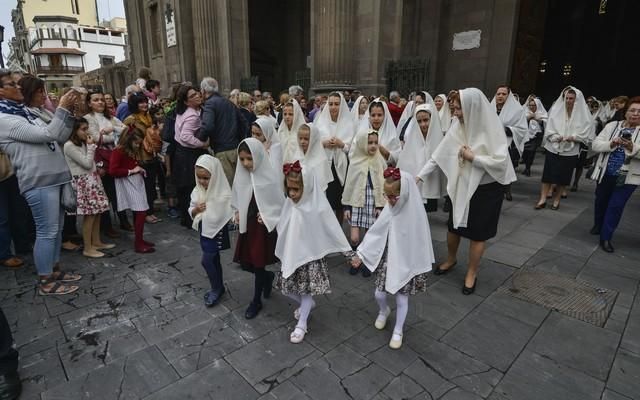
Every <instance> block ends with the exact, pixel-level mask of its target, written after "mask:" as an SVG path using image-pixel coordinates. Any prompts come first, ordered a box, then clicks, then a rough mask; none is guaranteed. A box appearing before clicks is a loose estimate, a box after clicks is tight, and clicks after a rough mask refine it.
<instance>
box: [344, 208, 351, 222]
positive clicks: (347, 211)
mask: <svg viewBox="0 0 640 400" xmlns="http://www.w3.org/2000/svg"><path fill="white" fill-rule="evenodd" d="M344 219H346V220H347V221H349V220H351V211H350V210H344Z"/></svg>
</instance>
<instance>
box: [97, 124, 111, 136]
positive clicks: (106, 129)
mask: <svg viewBox="0 0 640 400" xmlns="http://www.w3.org/2000/svg"><path fill="white" fill-rule="evenodd" d="M111 132H113V127H111V126H109V127H107V128H102V129H100V134H101V135H109V134H110V133H111Z"/></svg>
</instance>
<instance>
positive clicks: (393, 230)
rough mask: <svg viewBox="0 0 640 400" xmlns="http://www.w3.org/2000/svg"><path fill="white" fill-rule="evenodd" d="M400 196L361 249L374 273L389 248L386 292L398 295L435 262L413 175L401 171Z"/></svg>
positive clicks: (381, 214) (359, 251)
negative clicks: (385, 250) (398, 292)
mask: <svg viewBox="0 0 640 400" xmlns="http://www.w3.org/2000/svg"><path fill="white" fill-rule="evenodd" d="M400 176H401V178H400V197H399V198H398V201H397V202H396V204H395V205H394V206H391V205H390V204H387V205H386V206H385V207H384V209H383V210H382V212H381V213H380V216H379V217H378V219H376V222H375V223H374V224H373V226H372V227H371V228H369V230H368V231H367V233H366V235H365V236H364V239H363V240H362V243H360V246H358V250H357V253H358V257H360V259H361V260H362V262H363V263H364V265H365V266H366V267H367V268H369V270H371V271H374V270H375V269H376V268H377V267H378V265H380V261H381V260H382V256H383V254H384V249H385V247H387V274H386V280H385V284H384V287H385V290H386V291H387V292H389V293H391V294H395V293H396V292H397V291H398V290H400V289H402V287H403V286H404V285H406V284H407V283H408V282H409V281H410V280H411V279H413V278H414V277H415V276H417V275H420V274H424V273H426V272H429V271H431V266H432V264H433V263H434V262H435V256H434V253H433V246H432V243H431V231H430V228H429V220H428V219H427V214H426V213H425V212H424V206H423V205H422V199H421V197H420V193H418V188H417V186H416V185H415V183H414V178H413V176H412V175H411V174H409V173H407V172H405V171H401V172H400Z"/></svg>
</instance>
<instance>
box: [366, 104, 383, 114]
mask: <svg viewBox="0 0 640 400" xmlns="http://www.w3.org/2000/svg"><path fill="white" fill-rule="evenodd" d="M374 107H377V108H382V112H383V113H384V106H383V105H382V102H381V101H372V102H371V103H369V112H371V110H372V109H373V108H374Z"/></svg>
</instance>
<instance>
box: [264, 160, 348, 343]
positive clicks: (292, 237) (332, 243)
mask: <svg viewBox="0 0 640 400" xmlns="http://www.w3.org/2000/svg"><path fill="white" fill-rule="evenodd" d="M283 169H284V175H285V191H286V193H287V196H288V199H287V200H286V201H285V205H284V207H283V208H282V215H281V217H280V222H279V223H278V242H277V244H276V256H278V258H279V259H280V261H281V263H282V271H281V273H280V274H279V275H278V280H277V284H276V286H277V287H278V288H280V289H281V290H282V293H283V294H284V295H285V296H287V297H290V298H291V299H293V300H294V301H295V302H296V303H298V304H299V305H300V307H299V308H297V309H296V310H295V312H294V317H295V318H296V319H297V320H298V323H297V324H296V327H295V329H294V331H293V332H291V336H290V340H291V343H300V342H302V341H303V339H304V336H305V334H306V333H307V319H308V318H309V313H310V312H311V309H312V308H313V307H314V306H315V302H314V301H313V296H317V295H321V294H326V293H330V292H331V285H330V282H329V268H328V267H327V262H326V260H325V256H327V255H328V254H330V253H340V252H348V251H350V250H351V246H349V242H348V241H347V238H346V237H345V236H344V232H343V231H342V227H341V226H340V224H339V223H338V220H337V219H336V217H335V214H334V213H333V210H332V209H331V205H329V201H328V200H327V197H326V196H325V194H324V191H323V190H322V189H321V187H320V184H319V182H318V179H316V178H315V175H314V174H313V173H311V171H306V170H305V172H304V173H303V171H302V167H301V166H300V162H299V161H296V162H295V163H293V164H285V166H284V168H283Z"/></svg>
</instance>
